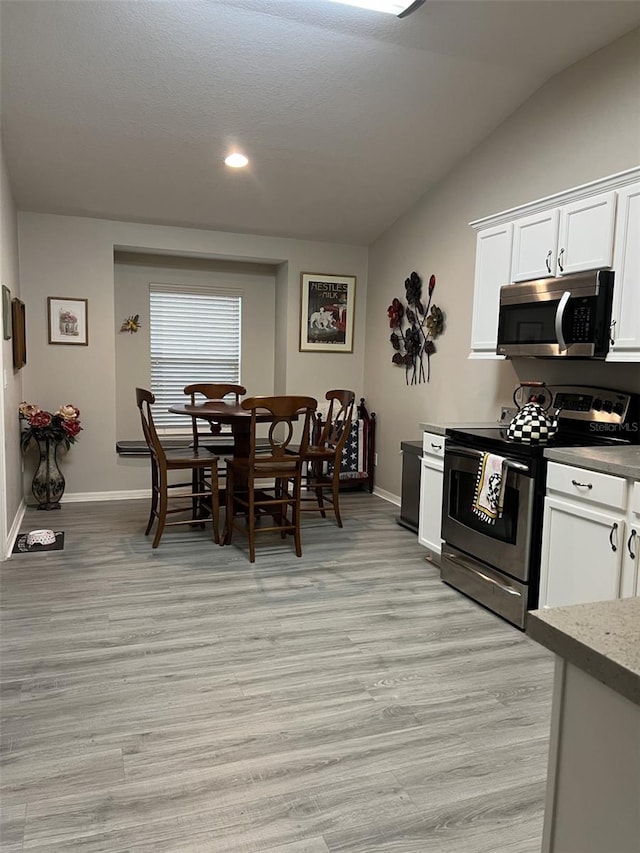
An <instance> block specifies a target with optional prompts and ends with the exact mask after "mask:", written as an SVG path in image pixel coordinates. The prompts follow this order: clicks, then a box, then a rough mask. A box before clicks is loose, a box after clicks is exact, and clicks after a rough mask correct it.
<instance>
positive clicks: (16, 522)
mask: <svg viewBox="0 0 640 853" xmlns="http://www.w3.org/2000/svg"><path fill="white" fill-rule="evenodd" d="M26 509H27V505H26V504H25V502H24V499H23V500H22V501H20V506H19V507H18V511H17V512H16V515H15V518H14V519H13V524H12V525H11V529H10V530H9V533H8V535H7V541H6V542H5V543H4V551H3V553H2V555H1V556H0V559H1V560H8V559H9V557H10V556H11V554H12V552H13V546H14V544H15V541H16V539H17V538H18V533H20V527H21V526H22V519H23V518H24V514H25V511H26Z"/></svg>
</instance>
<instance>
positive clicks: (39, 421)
mask: <svg viewBox="0 0 640 853" xmlns="http://www.w3.org/2000/svg"><path fill="white" fill-rule="evenodd" d="M51 421H52V418H51V415H50V414H49V412H36V413H35V414H33V415H31V417H30V418H29V423H30V424H31V426H32V427H48V426H50V425H51Z"/></svg>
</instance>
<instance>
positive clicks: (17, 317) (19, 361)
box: [11, 299, 27, 370]
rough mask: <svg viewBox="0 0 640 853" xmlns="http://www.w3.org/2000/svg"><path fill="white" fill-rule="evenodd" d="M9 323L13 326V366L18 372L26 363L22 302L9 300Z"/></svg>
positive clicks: (24, 322)
mask: <svg viewBox="0 0 640 853" xmlns="http://www.w3.org/2000/svg"><path fill="white" fill-rule="evenodd" d="M11 322H12V326H13V342H12V346H13V366H14V367H15V368H16V370H20V368H21V367H24V366H25V364H26V363H27V332H26V316H25V309H24V302H21V301H20V300H19V299H12V300H11Z"/></svg>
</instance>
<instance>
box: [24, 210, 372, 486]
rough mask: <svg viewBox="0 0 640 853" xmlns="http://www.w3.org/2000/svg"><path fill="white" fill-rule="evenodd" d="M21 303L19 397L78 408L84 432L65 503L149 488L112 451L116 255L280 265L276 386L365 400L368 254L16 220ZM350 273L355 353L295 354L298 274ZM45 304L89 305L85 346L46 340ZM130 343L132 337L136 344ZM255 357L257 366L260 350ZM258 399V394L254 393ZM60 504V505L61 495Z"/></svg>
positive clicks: (130, 226)
mask: <svg viewBox="0 0 640 853" xmlns="http://www.w3.org/2000/svg"><path fill="white" fill-rule="evenodd" d="M18 225H19V235H20V264H21V269H20V272H21V281H22V298H23V300H24V302H25V303H26V311H27V326H28V333H27V334H28V351H29V360H28V364H27V366H26V367H25V368H24V369H23V374H24V378H23V381H24V396H25V398H26V399H28V400H29V401H30V402H34V403H37V404H38V405H40V406H41V407H43V408H49V407H52V406H53V407H56V406H57V405H58V404H59V403H61V402H67V401H69V402H73V403H75V405H77V406H78V407H79V408H80V410H81V413H82V425H83V427H84V432H83V433H82V434H81V438H80V441H79V442H78V443H77V444H75V445H74V446H73V447H72V448H71V450H70V451H69V453H68V454H66V456H65V457H64V458H63V460H62V464H61V468H62V470H63V473H64V475H65V478H66V481H67V488H66V492H65V497H66V498H72V499H73V497H74V496H76V497H78V496H82V495H83V496H95V497H99V496H103V497H104V496H106V495H109V494H113V493H118V492H122V491H127V490H136V489H145V488H148V485H149V474H148V465H147V464H145V463H144V460H143V461H142V464H141V462H140V460H137V461H136V460H131V459H127V458H120V457H118V456H117V454H116V453H115V442H116V439H117V438H118V437H120V438H121V437H122V436H117V428H116V424H117V410H118V406H119V405H122V404H121V403H118V396H117V389H116V360H117V352H118V350H117V347H121V346H127V345H128V343H127V342H124V343H122V338H121V337H119V336H118V335H117V334H116V331H117V329H119V327H120V324H121V323H122V320H123V319H124V318H123V317H121V316H120V315H116V311H115V288H114V249H117V250H123V251H144V252H147V253H158V254H162V253H167V254H173V255H184V256H187V257H189V256H190V257H194V258H215V259H218V260H227V261H242V262H255V263H262V264H270V265H276V266H277V267H278V273H277V275H276V284H275V287H276V297H275V305H276V330H275V336H276V342H275V353H274V352H273V351H272V352H271V353H270V354H269V359H270V362H271V364H273V362H274V358H275V363H276V370H275V375H274V377H273V386H274V387H275V388H276V389H277V390H278V391H280V392H286V393H291V394H297V393H304V394H311V395H312V396H314V397H317V398H319V399H320V398H323V397H324V393H325V391H326V390H327V389H328V388H331V387H351V388H353V389H354V390H355V391H356V393H358V394H361V393H362V388H363V374H364V323H365V304H366V286H365V281H366V272H367V250H366V248H365V247H362V246H346V245H337V244H327V243H314V242H306V241H297V240H286V239H282V238H271V237H256V236H251V235H240V234H227V233H222V232H213V231H201V230H196V229H187V228H171V227H162V226H151V225H139V224H135V223H128V222H111V221H105V220H98V219H85V218H81V217H65V216H51V215H46V214H35V213H20V214H19V216H18ZM308 270H313V271H318V272H323V273H327V274H349V275H355V276H356V277H357V280H358V287H357V291H356V312H355V335H354V337H355V344H354V352H353V353H350V354H349V353H341V354H329V355H325V354H317V353H300V352H299V351H298V331H299V326H298V324H299V310H300V309H299V305H300V273H301V272H303V271H308ZM47 296H68V297H82V298H87V299H88V300H89V302H88V307H89V345H88V346H87V347H73V346H49V345H48V344H47V321H46V313H47ZM130 337H131V338H134V337H135V336H130ZM247 357H248V358H255V359H262V358H264V353H262V352H260V350H259V348H258V347H256V348H255V351H252V352H251V354H250V355H249V356H247ZM253 390H255V391H256V392H257V391H258V389H257V388H256V389H253ZM63 500H64V499H63Z"/></svg>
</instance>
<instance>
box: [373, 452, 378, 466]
mask: <svg viewBox="0 0 640 853" xmlns="http://www.w3.org/2000/svg"><path fill="white" fill-rule="evenodd" d="M373 464H374V465H377V464H378V454H377V453H374V454H373Z"/></svg>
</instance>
